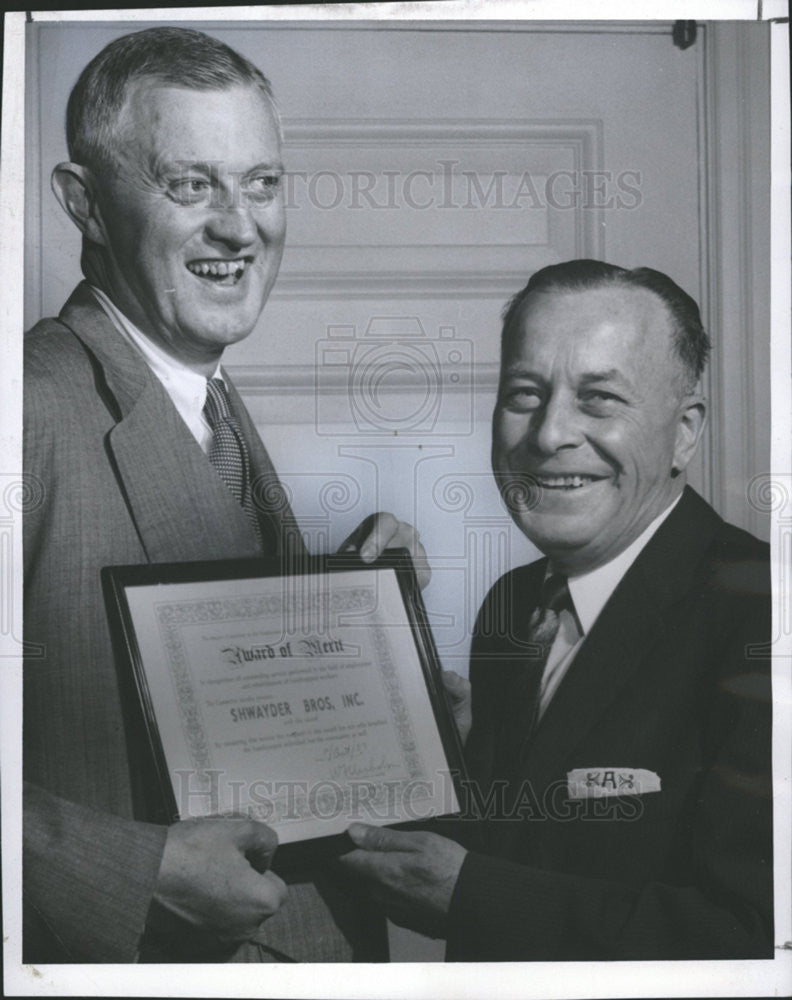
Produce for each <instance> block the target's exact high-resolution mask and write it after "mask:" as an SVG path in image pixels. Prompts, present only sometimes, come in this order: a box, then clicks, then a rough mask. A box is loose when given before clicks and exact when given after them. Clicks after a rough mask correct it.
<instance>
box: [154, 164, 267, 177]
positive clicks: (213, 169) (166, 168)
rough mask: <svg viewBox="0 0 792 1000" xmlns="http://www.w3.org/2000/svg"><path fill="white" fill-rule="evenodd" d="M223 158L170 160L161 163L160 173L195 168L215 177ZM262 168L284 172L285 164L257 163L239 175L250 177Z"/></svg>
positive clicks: (165, 173)
mask: <svg viewBox="0 0 792 1000" xmlns="http://www.w3.org/2000/svg"><path fill="white" fill-rule="evenodd" d="M222 162H223V161H222V160H170V161H167V162H164V163H160V164H159V165H158V166H159V173H160V176H162V175H166V176H167V175H169V174H176V173H179V172H184V171H189V170H193V171H196V172H197V173H202V174H206V176H207V177H214V176H215V175H216V173H217V168H218V167H219V166H221V165H222ZM260 170H266V171H268V172H269V173H278V174H282V173H283V164H282V163H280V162H277V163H257V164H256V165H255V166H253V167H250V168H248V169H247V170H245V171H244V172H243V173H242V174H240V175H239V176H241V177H249V176H250V175H251V174H254V173H256V172H257V171H260Z"/></svg>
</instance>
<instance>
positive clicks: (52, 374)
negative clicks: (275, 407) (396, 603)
mask: <svg viewBox="0 0 792 1000" xmlns="http://www.w3.org/2000/svg"><path fill="white" fill-rule="evenodd" d="M67 135H68V142H69V152H70V161H69V162H66V163H61V164H59V165H58V166H57V167H56V168H55V171H54V174H53V188H54V191H55V193H56V196H57V197H58V199H59V201H60V203H61V205H62V206H63V208H64V209H65V211H66V212H67V213H68V214H69V216H70V217H71V219H72V220H73V221H74V223H75V224H76V225H77V227H78V228H79V230H80V232H81V233H82V237H83V254H82V267H83V273H84V274H85V278H86V280H85V282H83V283H82V284H81V285H80V286H79V287H78V288H77V290H76V291H75V292H74V294H73V295H72V296H71V298H70V299H69V301H68V302H67V304H66V305H65V306H64V308H63V310H62V312H61V314H60V316H59V317H58V318H57V319H48V320H43V321H42V322H41V323H39V324H37V326H36V327H35V328H34V329H33V330H31V331H30V333H29V334H28V335H27V337H26V359H25V365H26V367H25V379H26V381H25V463H26V473H27V475H28V477H30V478H29V481H30V482H31V483H34V484H35V485H36V487H37V488H40V503H38V504H37V505H31V509H30V510H29V512H28V513H27V515H26V518H25V573H26V576H25V612H26V614H25V638H26V640H27V641H28V642H29V643H30V646H31V649H32V650H33V654H32V655H31V657H30V658H29V660H28V662H27V663H26V665H25V681H24V758H25V759H24V773H25V778H26V782H27V784H26V788H25V819H24V847H25V868H24V897H25V907H24V911H25V931H24V959H25V961H27V962H35V963H44V962H55V961H57V962H64V961H84V962H92V961H113V962H129V961H133V960H135V958H136V956H138V955H142V956H144V957H150V958H154V957H156V958H159V959H168V958H170V959H181V960H192V959H197V960H206V959H211V958H218V957H220V956H223V957H228V956H230V955H231V954H232V953H233V952H234V950H235V948H236V947H237V945H240V946H241V947H240V950H239V951H237V952H236V955H235V958H236V960H249V961H279V960H288V961H292V960H314V961H331V960H347V961H348V960H352V959H363V958H368V959H374V958H380V959H381V958H383V957H384V953H383V948H382V940H383V939H382V931H383V925H382V924H381V922H379V923H378V922H376V921H374V922H372V921H371V920H370V919H369V918H368V917H367V914H366V909H365V907H361V906H360V903H359V901H358V900H357V899H355V898H354V897H353V896H352V895H350V893H349V891H348V889H347V888H346V887H343V888H342V889H341V890H339V889H338V887H337V886H334V885H331V884H330V882H329V881H328V878H327V877H325V876H317V878H316V879H311V880H304V881H302V882H299V881H295V883H294V884H292V885H290V887H289V890H288V893H287V891H286V888H285V886H284V884H283V883H282V882H281V880H280V879H278V878H277V877H276V876H275V875H274V874H272V873H270V872H268V871H267V866H268V863H269V860H270V858H271V856H272V853H273V851H274V848H275V844H276V838H275V836H274V833H273V831H272V830H271V829H270V828H269V827H267V826H265V825H264V824H262V823H258V822H253V821H252V820H246V819H238V820H234V819H227V820H198V821H189V822H183V823H176V824H174V825H172V826H170V827H168V828H166V827H163V826H159V825H156V824H154V823H151V822H146V820H147V819H149V818H150V816H151V814H150V813H149V812H148V807H147V792H148V791H149V789H147V787H146V783H145V777H144V776H145V774H146V771H145V768H144V762H143V761H141V760H140V759H139V756H138V755H136V754H135V753H134V752H133V751H131V749H130V746H129V745H128V742H127V739H128V737H127V732H126V730H125V718H124V714H123V708H124V706H123V704H122V697H121V693H120V691H119V684H118V678H117V676H116V668H115V665H114V661H113V655H112V649H111V640H110V634H109V631H108V626H107V621H106V617H105V610H104V603H103V599H102V592H101V585H100V570H101V568H102V567H103V566H107V565H113V564H129V563H146V562H163V561H165V562H167V561H181V560H200V559H219V558H229V557H244V556H255V555H260V554H267V555H271V556H277V557H280V558H282V559H283V560H284V561H286V560H289V559H291V558H294V557H298V556H299V555H300V554H301V553H302V552H303V551H304V549H303V543H302V539H301V537H300V534H299V531H298V529H297V525H296V523H295V521H294V518H293V516H292V513H291V511H290V509H289V505H288V503H287V502H286V501H285V499H284V494H283V491H282V489H281V488H280V486H279V484H278V481H277V478H276V476H275V472H274V470H273V468H272V465H271V463H270V460H269V457H268V456H267V452H266V450H265V448H264V445H263V444H262V442H261V441H260V439H259V436H258V434H257V432H256V429H255V427H254V426H253V423H252V421H251V420H250V418H249V416H248V414H247V412H246V410H245V407H244V405H243V403H242V401H241V399H240V398H239V396H238V395H237V393H236V392H235V390H234V387H233V385H232V384H231V383H230V381H229V379H228V376H227V374H226V373H225V372H224V371H223V370H222V368H221V367H220V359H221V356H222V354H223V350H224V348H225V347H226V346H228V345H229V344H233V343H236V342H237V341H239V340H241V339H242V338H244V337H246V336H247V335H248V334H249V333H250V331H251V330H252V328H253V326H254V324H255V323H256V320H257V319H258V316H259V314H260V312H261V310H262V308H263V306H264V303H265V302H266V299H267V296H268V295H269V292H270V289H271V288H272V285H273V282H274V281H275V278H276V275H277V273H278V268H279V265H280V259H281V253H282V249H283V241H284V233H285V220H284V198H283V191H282V187H281V179H282V174H283V165H282V160H281V136H280V126H279V122H278V118H277V112H276V110H275V107H274V104H273V101H272V94H271V90H270V86H269V83H268V81H267V80H266V78H265V77H264V76H263V75H262V74H261V73H260V71H259V70H258V69H256V68H255V67H254V66H252V65H251V64H250V63H249V62H247V60H245V59H243V58H242V57H240V56H239V55H238V54H237V53H235V52H234V51H232V50H231V49H229V48H228V47H227V46H225V45H222V44H221V43H219V42H217V41H216V40H214V39H212V38H209V37H208V36H206V35H203V34H201V33H200V32H196V31H189V30H185V29H181V28H155V29H151V30H148V31H143V32H139V33H136V34H132V35H126V36H124V37H122V38H120V39H117V40H116V41H115V42H113V43H111V44H110V45H109V46H107V48H105V49H104V50H103V51H102V52H101V53H99V55H98V56H97V57H96V58H95V59H94V60H93V61H92V62H91V63H90V64H89V66H88V67H86V69H85V70H84V71H83V73H82V75H81V77H80V79H79V81H78V82H77V84H76V86H75V88H74V91H73V92H72V95H71V97H70V100H69V106H68V123H67ZM229 449H230V451H229ZM352 544H354V545H355V546H358V547H360V550H361V555H362V556H363V558H364V559H368V560H370V559H372V558H375V557H376V556H377V555H378V554H379V552H380V551H381V550H382V549H383V548H385V547H386V546H387V545H389V544H390V545H408V546H410V547H411V548H412V549H413V551H414V552H415V555H416V557H417V558H418V561H419V565H421V564H422V563H423V560H422V550H421V548H420V546H419V545H418V544H417V540H416V537H415V535H414V532H413V531H412V529H411V528H410V527H409V526H408V525H404V524H402V523H401V522H398V521H396V519H395V518H393V517H392V516H391V515H376V516H375V517H373V518H371V519H369V520H368V521H367V522H364V525H363V526H361V529H360V530H359V531H358V532H357V533H356V534H355V536H354V539H353V540H352ZM424 565H425V564H424ZM424 582H425V574H424ZM276 911H277V912H276ZM265 918H270V919H269V920H267V922H266V923H265V924H264V925H263V926H262V927H261V928H260V927H259V925H260V924H261V923H262V921H264V920H265ZM147 921H148V933H147V936H146V938H145V939H142V938H141V934H142V932H143V930H144V925H146V923H147ZM141 941H142V944H141Z"/></svg>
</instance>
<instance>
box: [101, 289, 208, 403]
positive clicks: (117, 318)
mask: <svg viewBox="0 0 792 1000" xmlns="http://www.w3.org/2000/svg"><path fill="white" fill-rule="evenodd" d="M89 287H90V289H91V291H92V292H93V293H94V295H95V296H96V299H97V301H98V302H99V305H100V306H101V307H102V308H103V309H104V311H105V312H106V313H107V315H108V317H109V319H110V320H111V322H112V323H113V326H115V328H116V329H117V330H118V332H119V333H120V334H121V336H122V337H123V338H124V339H125V340H126V341H128V342H129V343H130V344H132V345H133V346H134V347H136V348H137V349H138V350H139V351H140V353H141V354H142V355H143V357H144V359H145V361H146V363H147V364H148V366H149V368H151V370H152V371H153V372H154V374H155V375H156V376H157V378H158V379H159V380H160V382H162V384H163V385H164V386H165V388H166V389H167V390H168V393H169V394H170V395H171V397H172V398H174V400H175V399H176V398H177V397H179V398H181V399H183V400H184V402H185V404H186V405H196V401H197V400H199V401H200V408H201V409H203V406H204V403H205V402H206V379H205V377H204V376H203V375H201V374H200V373H199V372H196V371H193V370H192V368H189V367H188V366H187V365H185V364H184V363H183V362H181V361H178V360H177V359H176V358H173V357H171V355H170V354H167V353H166V352H165V351H163V350H162V348H161V347H160V346H159V345H158V344H155V343H154V341H153V340H152V339H151V338H150V337H147V336H146V334H145V333H143V332H142V331H141V330H139V329H138V327H136V326H135V324H134V323H133V322H132V321H131V320H130V319H129V317H127V316H125V315H124V314H123V313H122V312H121V310H120V309H119V308H118V306H116V304H115V303H114V302H112V301H111V300H110V298H108V296H107V294H106V293H105V292H103V291H102V289H101V288H97V287H96V285H89ZM222 377H223V376H222V372H221V370H220V363H219V362H218V364H217V368H216V369H215V372H214V375H213V376H212V378H219V379H222Z"/></svg>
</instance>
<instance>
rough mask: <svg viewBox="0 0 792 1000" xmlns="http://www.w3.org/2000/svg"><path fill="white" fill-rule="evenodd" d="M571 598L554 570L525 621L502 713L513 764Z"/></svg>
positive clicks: (534, 717) (532, 721)
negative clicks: (520, 656)
mask: <svg viewBox="0 0 792 1000" xmlns="http://www.w3.org/2000/svg"><path fill="white" fill-rule="evenodd" d="M572 606H573V605H572V598H571V596H570V594H569V588H568V587H567V580H566V577H565V576H561V575H560V574H554V575H553V576H550V577H548V578H547V579H546V580H545V582H544V583H543V584H542V590H541V593H540V595H539V604H538V606H537V607H536V609H535V610H534V612H533V614H532V615H531V618H530V621H529V623H528V634H527V636H526V637H525V641H526V643H527V644H528V647H529V648H527V649H526V656H525V661H524V662H523V663H522V664H520V666H519V667H518V671H519V673H518V676H517V678H516V680H515V684H514V687H513V689H512V690H513V696H512V698H511V699H510V702H509V705H508V708H507V716H506V720H505V721H506V740H507V760H508V761H510V762H511V763H512V764H517V763H518V761H519V759H520V758H521V756H522V754H523V753H524V751H525V748H526V746H527V745H528V741H529V740H530V738H531V736H532V735H533V732H534V730H535V728H536V724H537V722H538V716H539V701H540V695H541V690H542V676H543V674H544V669H545V666H546V665H547V658H548V656H549V655H550V649H551V648H552V645H553V642H554V641H555V637H556V636H557V635H558V627H559V624H560V613H561V611H563V610H564V609H567V610H569V611H571V610H572Z"/></svg>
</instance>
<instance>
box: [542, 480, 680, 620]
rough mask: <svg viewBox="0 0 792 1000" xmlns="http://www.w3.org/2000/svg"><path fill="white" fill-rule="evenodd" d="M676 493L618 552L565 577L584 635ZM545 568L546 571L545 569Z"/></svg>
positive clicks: (667, 509) (664, 516)
mask: <svg viewBox="0 0 792 1000" xmlns="http://www.w3.org/2000/svg"><path fill="white" fill-rule="evenodd" d="M681 496H682V494H681V493H680V495H679V496H678V497H677V498H676V499H675V500H674V501H673V502H672V503H671V504H669V505H668V507H666V509H665V510H664V511H663V512H662V514H659V515H658V516H657V517H656V518H655V519H654V521H652V522H651V524H649V525H648V527H646V528H645V529H644V530H643V532H642V533H641V534H640V535H639V536H638V537H637V538H636V539H635V541H634V542H633V543H632V544H631V545H628V546H627V548H626V549H625V550H624V551H623V552H620V553H619V554H618V555H617V556H615V558H613V559H611V561H610V562H607V563H605V565H604V566H598V567H597V568H596V569H593V570H591V572H590V573H582V574H581V575H580V576H571V577H569V581H568V582H569V593H570V596H571V597H572V603H573V604H574V606H575V612H576V614H577V617H578V621H579V622H580V625H581V627H582V629H583V634H584V635H587V634H588V633H589V632H590V631H591V628H592V626H593V625H594V622H595V621H596V620H597V617H598V616H599V613H600V612H601V611H602V609H603V608H604V607H605V605H606V604H607V603H608V601H609V599H610V597H611V594H612V593H613V592H614V590H615V589H616V588H617V587H618V585H619V584H620V583H621V581H622V579H623V577H624V575H625V574H626V573H627V570H628V569H629V568H630V566H632V564H633V563H634V562H635V560H636V559H637V558H638V556H639V555H640V553H641V551H642V550H643V548H644V547H645V546H646V544H647V543H648V542H649V539H650V538H651V537H652V535H654V533H655V532H656V531H657V529H658V528H659V527H660V525H661V524H662V523H663V521H665V519H666V518H667V517H668V515H669V514H670V513H671V511H672V510H673V509H674V507H676V505H677V504H678V503H679V501H680V499H681ZM548 572H549V571H548Z"/></svg>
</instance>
